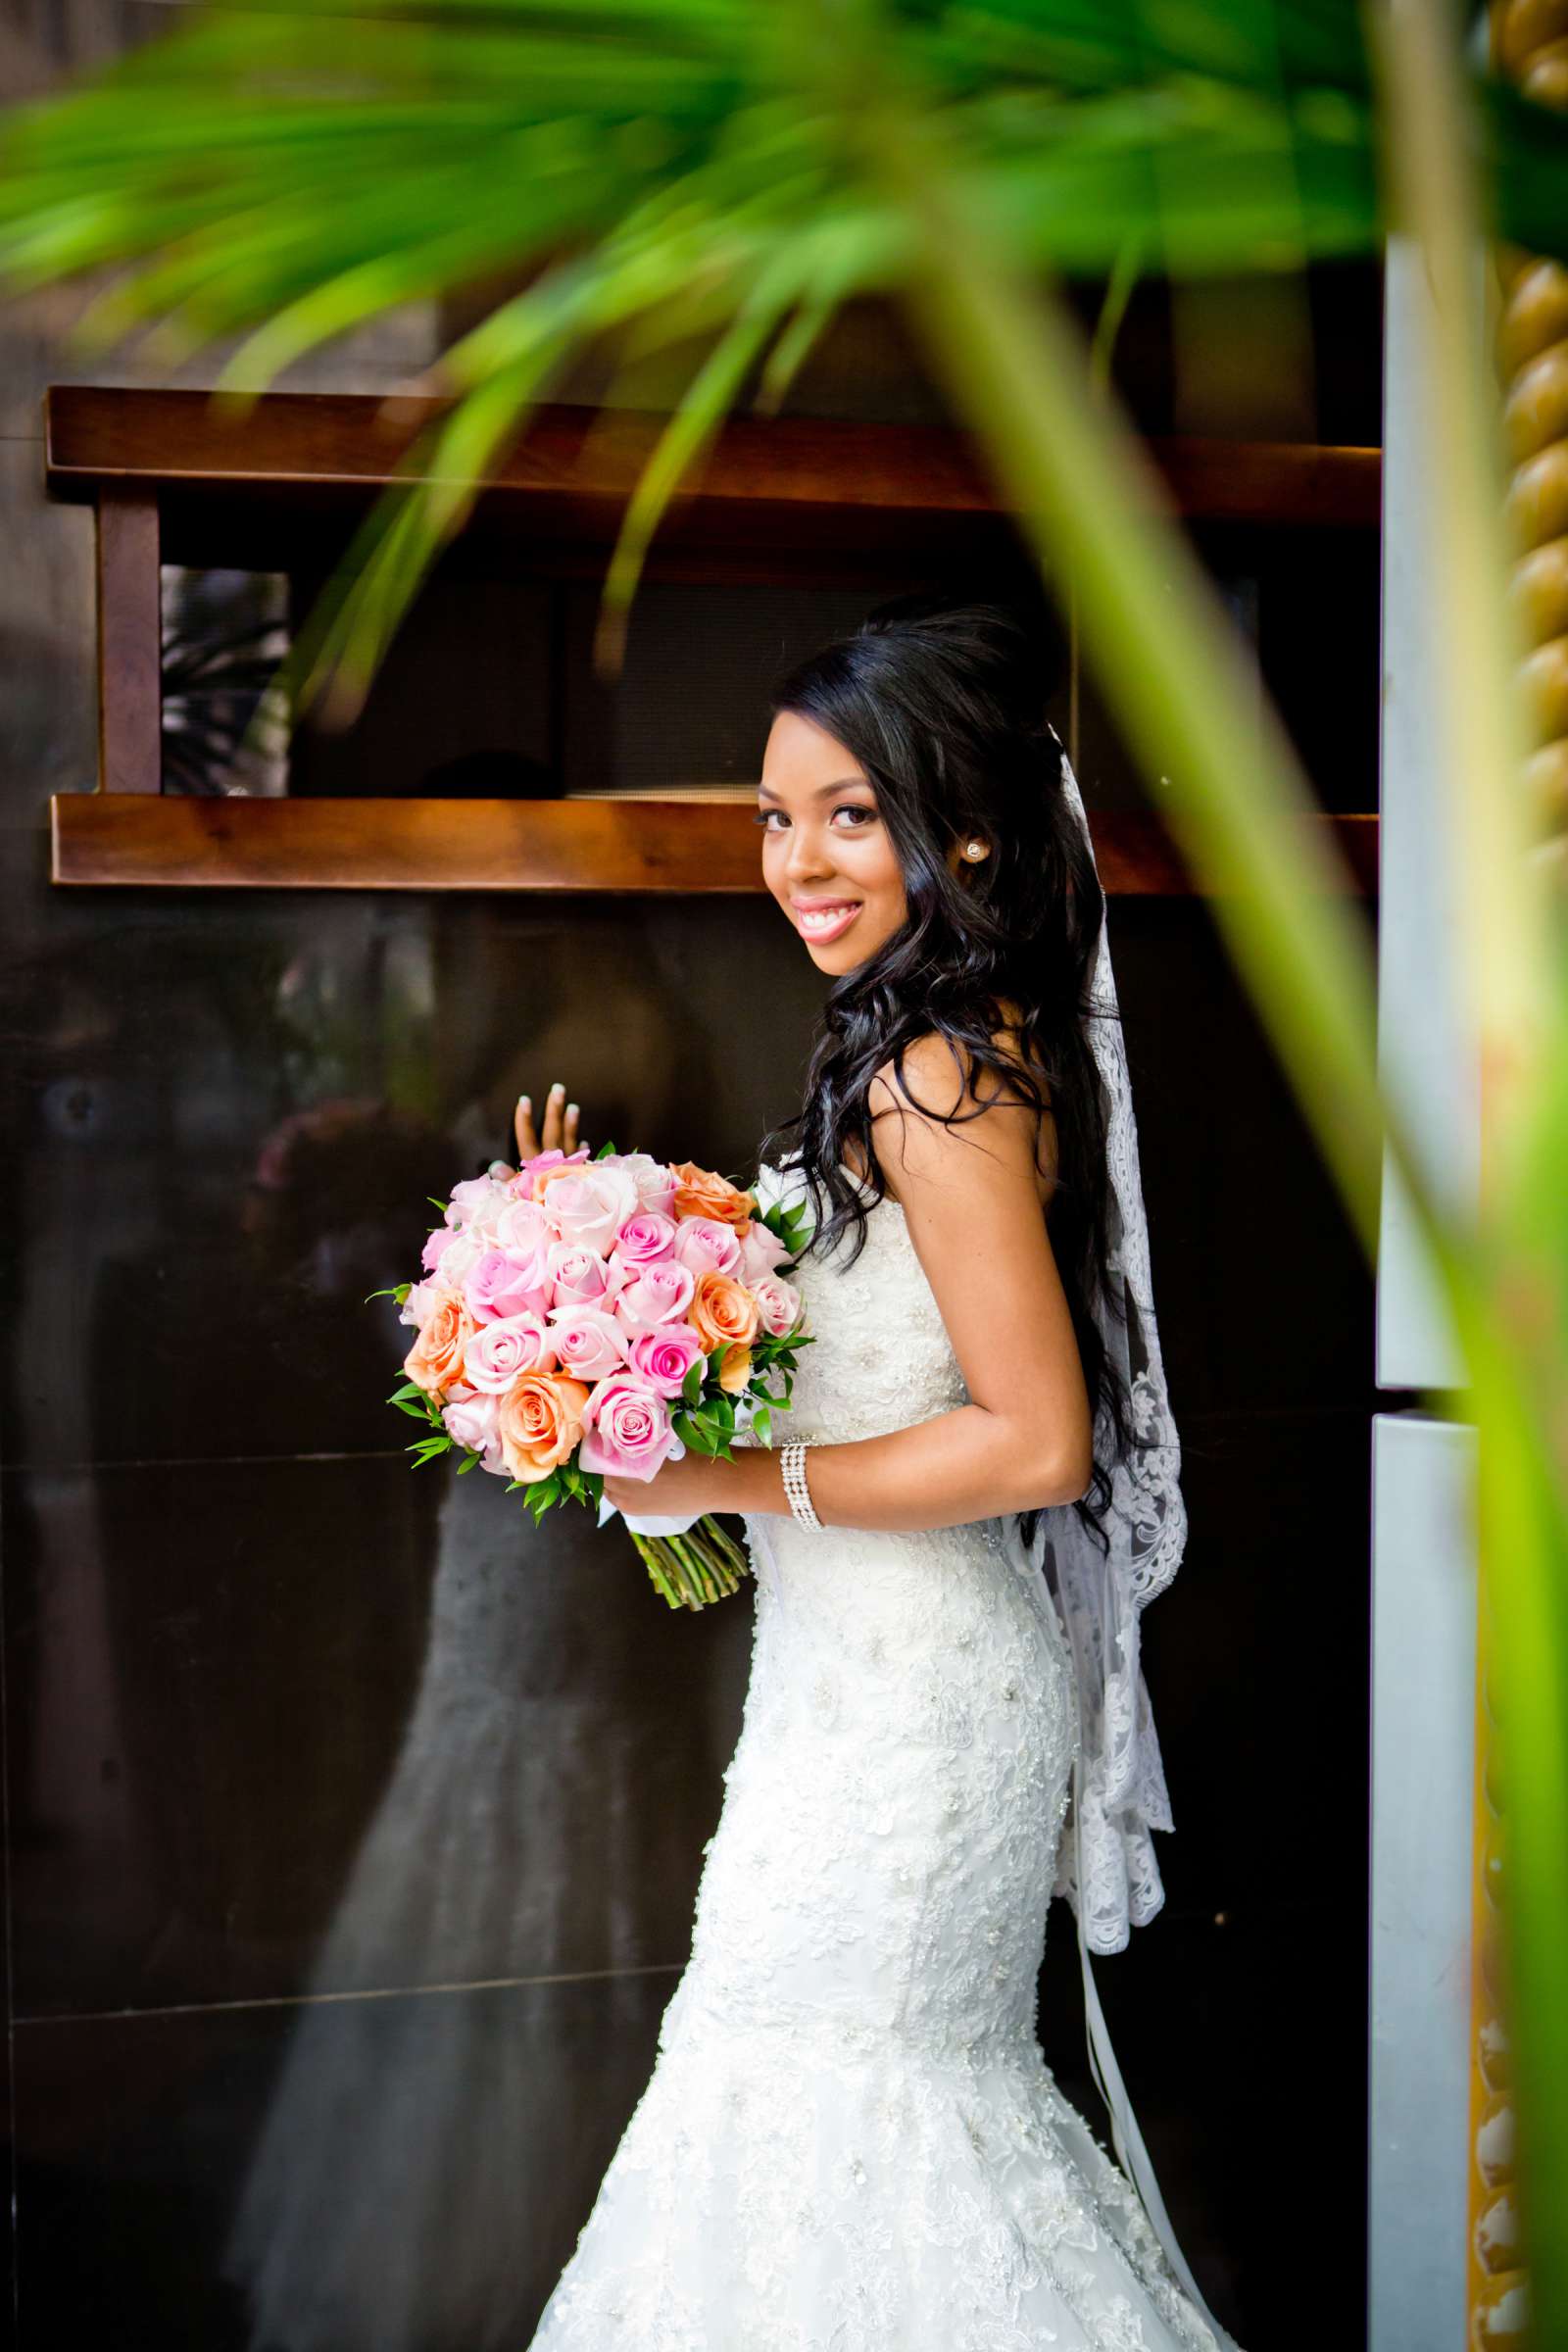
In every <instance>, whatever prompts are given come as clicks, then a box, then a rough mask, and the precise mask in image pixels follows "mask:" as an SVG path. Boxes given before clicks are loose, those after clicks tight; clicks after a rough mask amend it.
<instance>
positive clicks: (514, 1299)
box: [463, 1250, 550, 1323]
mask: <svg viewBox="0 0 1568 2352" xmlns="http://www.w3.org/2000/svg"><path fill="white" fill-rule="evenodd" d="M463 1296H464V1299H465V1300H466V1303H467V1308H468V1312H469V1314H470V1315H472V1317H473V1319H474V1321H475V1322H476V1323H494V1322H497V1321H500V1320H501V1319H503V1318H504V1317H505V1316H508V1315H520V1314H526V1313H528V1312H529V1311H530V1310H531V1311H532V1312H533V1313H535V1314H543V1312H544V1310H545V1306H546V1304H547V1302H548V1300H549V1296H550V1279H549V1268H548V1264H547V1262H546V1261H545V1260H544V1259H543V1258H542V1256H541V1255H540V1253H539V1252H538V1251H537V1250H536V1251H535V1252H534V1254H533V1255H532V1256H531V1257H522V1258H519V1257H514V1256H513V1254H512V1252H511V1250H486V1251H485V1252H484V1254H483V1256H482V1257H480V1258H478V1259H477V1260H476V1261H475V1263H474V1265H473V1267H472V1269H471V1270H470V1272H469V1275H468V1279H467V1281H466V1283H465V1284H464V1286H463Z"/></svg>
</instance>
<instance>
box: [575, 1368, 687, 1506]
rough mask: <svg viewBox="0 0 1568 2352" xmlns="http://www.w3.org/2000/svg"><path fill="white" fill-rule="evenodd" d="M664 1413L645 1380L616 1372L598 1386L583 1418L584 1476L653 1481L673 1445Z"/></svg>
mask: <svg viewBox="0 0 1568 2352" xmlns="http://www.w3.org/2000/svg"><path fill="white" fill-rule="evenodd" d="M675 1442H676V1441H675V1432H674V1430H673V1429H672V1428H671V1426H670V1419H669V1412H668V1408H667V1407H666V1405H665V1403H664V1399H663V1398H662V1397H659V1396H656V1395H655V1393H654V1391H653V1390H652V1389H651V1388H650V1387H649V1386H648V1383H647V1382H646V1381H644V1380H639V1379H637V1378H636V1376H635V1375H634V1374H633V1373H630V1372H618V1373H616V1374H615V1375H614V1376H613V1378H612V1379H610V1380H602V1381H601V1382H600V1384H599V1386H598V1388H597V1389H595V1391H594V1393H593V1395H592V1396H591V1397H589V1399H588V1402H587V1403H586V1404H585V1405H584V1407H583V1415H582V1451H581V1453H580V1454H579V1455H578V1457H577V1458H578V1460H579V1461H580V1462H581V1464H582V1466H583V1468H584V1469H585V1470H598V1471H602V1472H603V1473H604V1474H605V1475H606V1476H607V1477H610V1478H639V1479H650V1478H652V1477H653V1475H654V1473H655V1471H656V1470H658V1469H659V1468H660V1467H661V1466H662V1463H663V1461H664V1460H665V1458H666V1456H667V1455H668V1453H669V1451H670V1448H671V1447H672V1446H674V1444H675Z"/></svg>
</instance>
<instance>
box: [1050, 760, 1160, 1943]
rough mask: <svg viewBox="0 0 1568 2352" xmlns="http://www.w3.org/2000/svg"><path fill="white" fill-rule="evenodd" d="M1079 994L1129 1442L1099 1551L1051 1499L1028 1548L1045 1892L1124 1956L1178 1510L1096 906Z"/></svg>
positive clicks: (1081, 816)
mask: <svg viewBox="0 0 1568 2352" xmlns="http://www.w3.org/2000/svg"><path fill="white" fill-rule="evenodd" d="M1052 739H1053V741H1054V743H1055V745H1056V749H1057V751H1058V752H1059V753H1060V756H1061V781H1062V789H1063V791H1064V792H1065V794H1066V796H1067V800H1068V803H1069V805H1070V807H1071V808H1072V810H1073V812H1074V814H1075V815H1076V817H1077V819H1078V823H1079V825H1080V826H1081V827H1082V829H1083V835H1084V840H1085V842H1086V843H1087V844H1089V854H1090V857H1091V858H1093V857H1094V846H1093V843H1092V842H1091V840H1090V833H1089V820H1088V818H1087V816H1086V815H1085V813H1084V804H1083V797H1082V795H1081V794H1080V792H1079V790H1078V780H1077V778H1076V777H1075V776H1074V774H1073V772H1072V765H1071V762H1070V761H1069V760H1068V758H1067V754H1066V751H1065V749H1064V748H1063V746H1062V744H1061V741H1060V738H1059V737H1058V736H1056V735H1055V732H1054V729H1053V735H1052ZM1096 871H1097V872H1098V871H1099V868H1098V865H1097V867H1096ZM1090 993H1091V1005H1092V1017H1091V1018H1090V1020H1089V1024H1088V1025H1089V1039H1090V1045H1091V1049H1092V1051H1093V1054H1094V1057H1095V1064H1096V1067H1097V1068H1098V1070H1099V1072H1100V1077H1101V1081H1102V1084H1103V1090H1104V1097H1105V1110H1106V1158H1107V1161H1108V1164H1109V1169H1110V1178H1111V1191H1112V1201H1111V1207H1110V1217H1109V1233H1108V1237H1107V1238H1108V1243H1109V1249H1108V1253H1107V1265H1106V1270H1105V1285H1104V1296H1103V1298H1102V1299H1101V1301H1100V1304H1099V1307H1098V1310H1097V1316H1096V1320H1097V1322H1098V1323H1099V1326H1100V1330H1101V1334H1102V1336H1103V1340H1104V1344H1105V1348H1106V1352H1107V1354H1108V1356H1109V1358H1110V1360H1111V1361H1112V1362H1113V1363H1114V1364H1115V1365H1116V1367H1117V1369H1118V1370H1119V1371H1120V1373H1121V1376H1122V1379H1123V1381H1124V1382H1125V1384H1126V1389H1127V1393H1128V1395H1129V1397H1130V1398H1131V1403H1132V1423H1133V1438H1132V1444H1131V1446H1130V1448H1129V1450H1128V1453H1127V1455H1126V1457H1125V1458H1124V1459H1122V1460H1120V1461H1118V1462H1116V1464H1115V1466H1114V1469H1113V1470H1112V1472H1111V1474H1110V1475H1111V1493H1110V1499H1109V1502H1108V1504H1107V1506H1106V1508H1105V1511H1104V1534H1105V1537H1106V1538H1107V1540H1108V1549H1107V1550H1105V1551H1103V1552H1102V1550H1101V1548H1100V1544H1099V1542H1098V1541H1097V1539H1096V1537H1095V1535H1094V1533H1093V1531H1092V1530H1091V1529H1090V1528H1088V1527H1087V1526H1085V1524H1084V1522H1083V1520H1082V1519H1081V1518H1080V1517H1079V1516H1078V1514H1077V1512H1076V1511H1075V1510H1074V1508H1073V1506H1072V1505H1071V1504H1070V1503H1058V1504H1056V1505H1055V1506H1054V1507H1053V1508H1051V1509H1048V1510H1044V1511H1042V1512H1041V1513H1040V1517H1039V1522H1038V1525H1037V1528H1036V1533H1035V1539H1034V1544H1033V1546H1032V1551H1033V1556H1034V1558H1035V1560H1036V1561H1037V1563H1038V1564H1039V1566H1040V1567H1041V1568H1042V1569H1043V1571H1044V1573H1045V1576H1046V1579H1047V1582H1048V1583H1049V1585H1050V1587H1051V1590H1052V1593H1054V1597H1055V1601H1056V1607H1057V1612H1058V1614H1059V1616H1060V1618H1061V1622H1062V1626H1063V1629H1064V1631H1065V1633H1066V1636H1067V1639H1068V1642H1069V1643H1070V1644H1071V1648H1072V1655H1073V1663H1074V1666H1075V1668H1076V1672H1077V1682H1078V1712H1079V1736H1080V1752H1079V1776H1078V1783H1077V1789H1076V1792H1075V1796H1074V1811H1075V1815H1076V1830H1077V1835H1076V1837H1071V1838H1062V1840H1061V1847H1060V1858H1059V1861H1058V1864H1057V1876H1056V1884H1055V1887H1054V1892H1055V1893H1057V1894H1060V1895H1063V1896H1065V1897H1066V1899H1067V1901H1068V1902H1069V1904H1070V1905H1071V1906H1072V1909H1073V1910H1074V1912H1075V1913H1076V1914H1077V1915H1078V1918H1079V1923H1080V1926H1081V1929H1082V1932H1083V1936H1084V1940H1085V1941H1086V1943H1087V1944H1088V1947H1089V1949H1090V1950H1091V1951H1093V1952H1101V1953H1103V1952H1118V1951H1122V1950H1124V1949H1125V1947H1126V1945H1127V1942H1128V1939H1129V1935H1130V1931H1131V1930H1132V1929H1133V1928H1135V1927H1143V1926H1145V1925H1146V1924H1147V1923H1148V1921H1150V1920H1152V1918H1153V1916H1154V1914H1155V1912H1156V1911H1158V1909H1159V1907H1160V1905H1161V1904H1162V1903H1163V1901H1164V1899H1165V1890H1164V1887H1162V1886H1161V1884H1160V1877H1159V1866H1158V1864H1157V1862H1156V1861H1155V1859H1154V1848H1153V1839H1152V1832H1153V1831H1155V1830H1169V1829H1171V1828H1172V1827H1173V1826H1174V1825H1173V1823H1172V1821H1171V1814H1170V1799H1169V1797H1168V1796H1167V1794H1166V1791H1165V1775H1164V1769H1163V1766H1162V1765H1161V1762H1160V1754H1159V1741H1158V1739H1157V1738H1156V1736H1155V1732H1154V1718H1153V1715H1152V1712H1151V1709H1150V1704H1149V1692H1148V1691H1147V1689H1146V1688H1145V1684H1144V1677H1143V1671H1142V1668H1141V1666H1140V1664H1139V1619H1140V1617H1141V1615H1142V1613H1143V1610H1144V1606H1145V1603H1146V1602H1148V1601H1150V1600H1152V1598H1153V1596H1154V1594H1155V1593H1160V1592H1163V1591H1164V1589H1165V1587H1166V1586H1167V1585H1168V1584H1169V1583H1170V1580H1171V1578H1172V1577H1173V1576H1174V1575H1175V1573H1176V1570H1177V1567H1178V1565H1179V1564H1180V1561H1181V1556H1182V1548H1183V1545H1184V1544H1185V1543H1186V1540H1187V1511H1186V1506H1185V1504H1184V1502H1183V1500H1182V1491H1181V1484H1180V1472H1181V1446H1180V1445H1179V1443H1178V1440H1177V1436H1176V1425H1175V1423H1174V1421H1173V1420H1172V1418H1171V1410H1170V1399H1169V1397H1168V1396H1167V1394H1166V1390H1165V1371H1164V1365H1163V1363H1162V1361H1161V1358H1160V1352H1159V1329H1158V1325H1157V1323H1156V1321H1155V1317H1154V1298H1153V1291H1152V1284H1151V1279H1150V1265H1149V1223H1148V1219H1147V1217H1146V1215H1145V1213H1144V1191H1143V1184H1142V1180H1141V1178H1140V1174H1139V1165H1138V1129H1137V1126H1136V1123H1135V1121H1134V1118H1133V1098H1132V1084H1131V1080H1130V1078H1129V1076H1128V1070H1127V1049H1126V1046H1125V1044H1124V1042H1123V1038H1122V1032H1121V1022H1120V1019H1119V1017H1118V1010H1119V1008H1118V1005H1117V1000H1116V982H1115V978H1114V975H1113V973H1112V971H1111V967H1110V944H1109V940H1108V938H1107V936H1106V922H1105V916H1104V914H1102V917H1101V924H1100V938H1099V942H1098V944H1097V946H1096V949H1095V961H1094V969H1093V972H1092V974H1091V980H1090ZM1122 1310H1124V1312H1123V1311H1122ZM1111 1450H1112V1447H1111V1433H1110V1430H1109V1428H1108V1426H1107V1422H1106V1415H1105V1411H1104V1407H1103V1406H1102V1417H1101V1428H1100V1431H1099V1432H1098V1433H1097V1445H1096V1452H1097V1455H1098V1457H1099V1458H1100V1459H1101V1460H1103V1461H1104V1460H1108V1459H1109V1457H1110V1453H1111Z"/></svg>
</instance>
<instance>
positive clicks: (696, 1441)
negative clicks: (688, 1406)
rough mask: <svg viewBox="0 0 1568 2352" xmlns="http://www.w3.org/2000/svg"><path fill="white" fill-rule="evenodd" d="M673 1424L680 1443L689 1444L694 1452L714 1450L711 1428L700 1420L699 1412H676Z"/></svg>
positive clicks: (710, 1451)
mask: <svg viewBox="0 0 1568 2352" xmlns="http://www.w3.org/2000/svg"><path fill="white" fill-rule="evenodd" d="M674 1426H675V1435H676V1437H677V1438H679V1439H680V1441H681V1443H682V1445H684V1446H690V1447H691V1449H692V1451H693V1452H694V1453H712V1452H714V1451H716V1447H715V1446H714V1444H713V1433H712V1431H711V1429H710V1428H709V1427H708V1426H707V1425H706V1423H705V1422H704V1421H703V1420H702V1418H701V1416H700V1415H699V1414H697V1413H684V1412H681V1413H676V1415H675V1417H674Z"/></svg>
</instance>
